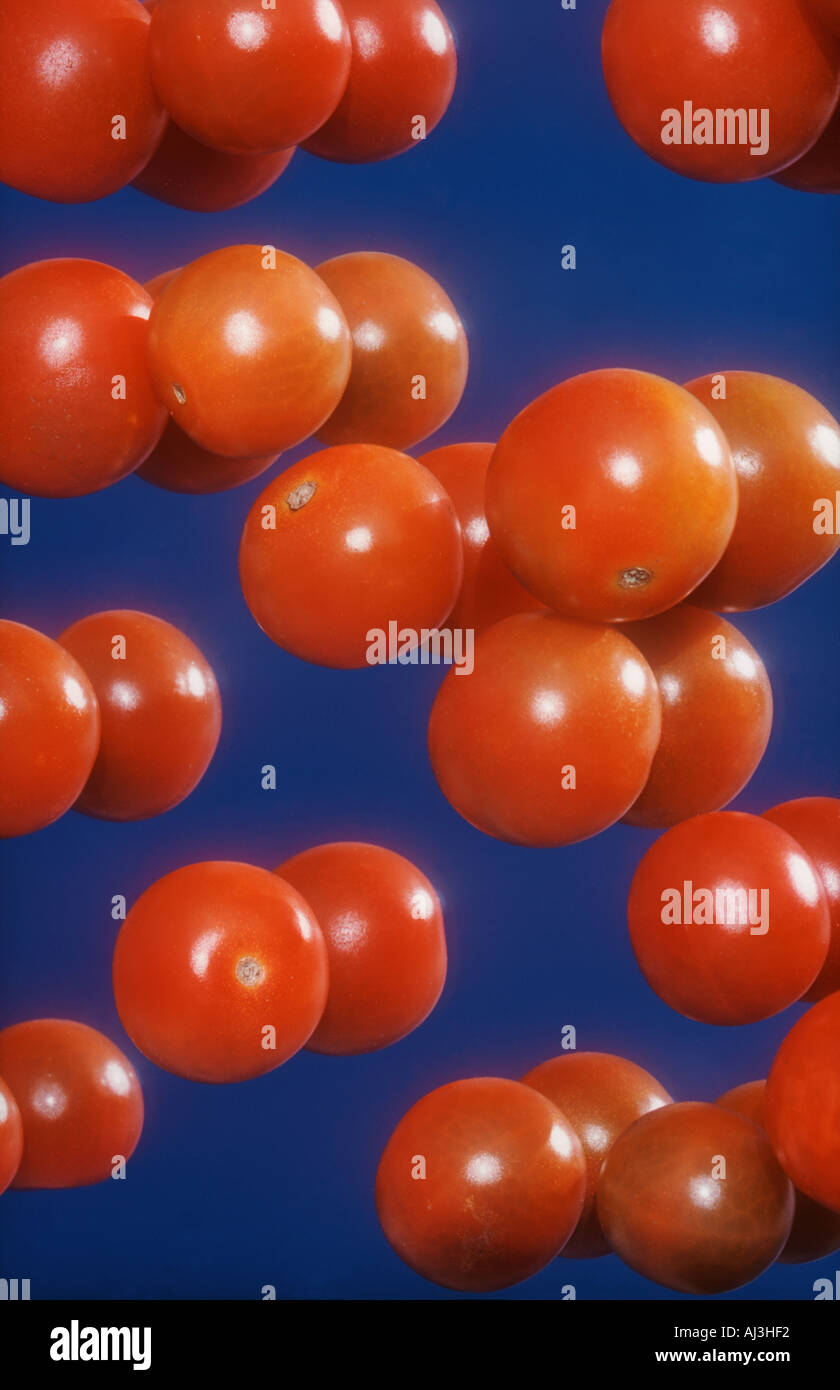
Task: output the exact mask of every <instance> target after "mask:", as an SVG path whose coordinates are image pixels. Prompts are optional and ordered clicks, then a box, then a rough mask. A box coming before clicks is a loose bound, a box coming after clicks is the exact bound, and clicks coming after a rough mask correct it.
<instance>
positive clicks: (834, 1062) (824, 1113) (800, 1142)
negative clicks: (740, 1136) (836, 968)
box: [764, 991, 840, 1212]
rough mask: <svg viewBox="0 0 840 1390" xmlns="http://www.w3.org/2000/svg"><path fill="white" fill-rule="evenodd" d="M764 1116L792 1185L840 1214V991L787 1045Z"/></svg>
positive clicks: (776, 1064) (807, 1017) (770, 1082)
mask: <svg viewBox="0 0 840 1390" xmlns="http://www.w3.org/2000/svg"><path fill="white" fill-rule="evenodd" d="M764 1114H765V1120H766V1124H767V1133H768V1134H769V1135H770V1141H771V1143H772V1145H773V1148H774V1149H775V1150H776V1156H777V1157H778V1160H779V1162H780V1163H781V1165H782V1167H783V1168H784V1170H785V1172H786V1173H787V1175H788V1177H789V1178H790V1179H791V1181H792V1182H793V1183H795V1184H796V1186H797V1187H798V1188H799V1189H800V1190H801V1191H802V1192H804V1193H805V1194H806V1196H808V1197H811V1198H812V1199H813V1201H815V1202H819V1203H820V1204H821V1205H822V1206H825V1207H829V1208H830V1210H831V1211H835V1212H840V991H838V992H837V993H836V994H829V995H827V996H826V998H825V999H821V1000H820V1002H819V1003H818V1004H814V1005H813V1007H812V1008H810V1009H809V1010H808V1012H807V1013H806V1014H804V1015H803V1016H802V1018H800V1019H799V1021H798V1022H797V1023H795V1024H794V1025H793V1027H792V1028H791V1030H790V1032H789V1033H788V1035H787V1037H786V1038H785V1039H784V1041H783V1042H782V1045H781V1047H780V1048H779V1050H778V1052H777V1053H776V1056H775V1059H774V1061H773V1065H772V1067H771V1068H770V1075H769V1077H768V1078H767V1090H766V1092H765V1098H764Z"/></svg>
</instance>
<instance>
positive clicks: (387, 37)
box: [303, 0, 458, 164]
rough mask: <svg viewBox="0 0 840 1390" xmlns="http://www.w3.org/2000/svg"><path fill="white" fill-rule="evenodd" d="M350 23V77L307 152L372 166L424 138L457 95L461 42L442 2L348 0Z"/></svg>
mask: <svg viewBox="0 0 840 1390" xmlns="http://www.w3.org/2000/svg"><path fill="white" fill-rule="evenodd" d="M342 7H343V9H344V13H345V14H346V16H347V20H348V23H349V25H350V36H351V40H352V59H351V63H350V80H349V82H348V83H347V88H346V90H345V92H344V95H343V97H342V99H341V101H340V102H339V103H338V106H337V108H336V110H335V112H334V113H333V115H332V116H331V117H330V119H329V120H328V121H327V122H326V124H325V125H322V126H321V129H320V130H319V131H318V132H317V134H315V135H313V136H312V137H311V138H310V139H309V140H306V141H304V142H303V147H304V149H306V150H308V151H309V153H310V154H317V155H319V156H320V158H321V159H333V160H337V161H338V162H339V163H344V164H366V163H369V162H371V161H373V160H377V159H390V158H391V156H392V155H395V154H402V153H403V151H404V150H410V149H411V148H412V146H413V145H415V144H418V143H419V142H420V141H422V140H424V139H425V137H426V136H427V135H428V134H429V133H430V132H431V131H432V130H434V128H435V126H436V125H437V123H438V121H439V120H440V119H441V117H442V116H443V114H444V112H445V111H446V108H447V107H448V105H449V103H450V101H451V100H452V93H453V91H454V90H455V74H456V70H457V65H458V61H457V56H456V53H455V40H454V39H453V37H452V31H451V29H450V28H449V25H448V24H447V22H446V18H445V16H444V14H443V13H442V11H441V10H440V8H439V7H438V6H437V5H436V4H435V0H399V4H394V0H342Z"/></svg>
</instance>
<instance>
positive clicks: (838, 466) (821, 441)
mask: <svg viewBox="0 0 840 1390" xmlns="http://www.w3.org/2000/svg"><path fill="white" fill-rule="evenodd" d="M686 389H687V390H689V391H691V393H692V394H693V395H695V396H696V397H697V399H698V400H700V401H702V402H703V404H704V405H705V406H707V407H708V409H709V410H710V411H711V412H712V414H713V415H714V417H715V419H716V420H717V422H718V424H719V425H720V427H721V429H723V430H724V431H725V432H726V436H727V438H728V440H729V443H730V445H731V446H732V454H733V457H734V459H735V468H736V471H737V474H738V484H739V506H738V520H737V522H736V523H735V529H734V532H733V534H732V538H731V540H730V542H729V545H728V546H727V548H726V553H725V554H724V556H723V559H722V560H721V562H720V564H719V565H718V566H717V568H716V569H714V570H713V571H712V573H711V574H710V575H709V577H708V579H707V580H706V582H705V583H704V584H702V585H701V587H700V588H699V589H698V590H697V592H696V594H695V595H694V601H695V603H700V604H703V605H704V606H705V607H708V608H716V609H719V610H722V611H724V612H737V611H738V610H743V609H745V608H762V607H764V605H765V604H768V603H775V602H776V600H777V599H780V598H784V597H785V595H786V594H790V593H792V592H793V590H794V589H798V588H799V585H800V584H803V583H804V582H805V580H806V579H808V578H809V577H810V576H811V575H812V574H816V572H817V570H819V569H821V568H822V566H823V565H824V564H826V563H827V561H828V560H830V559H831V557H832V555H833V554H834V553H835V551H836V550H837V549H838V547H840V518H838V515H837V494H838V491H840V425H838V423H837V421H836V420H835V419H834V418H833V416H831V415H829V413H828V411H827V410H825V409H824V408H823V406H821V405H820V403H819V401H817V400H815V399H814V397H813V396H809V395H808V393H807V391H801V390H800V388H799V387H798V386H793V385H791V383H790V382H789V381H781V380H780V379H779V378H778V377H774V376H764V375H762V373H760V372H721V373H717V374H715V375H712V376H706V377H701V378H700V379H699V380H698V381H691V382H689V383H688V386H687V388H686ZM723 390H725V392H726V396H725V398H724V399H718V397H719V396H720V393H721V391H723ZM826 516H828V518H829V520H828V522H826V519H825V518H826Z"/></svg>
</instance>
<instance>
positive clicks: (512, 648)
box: [429, 613, 660, 846]
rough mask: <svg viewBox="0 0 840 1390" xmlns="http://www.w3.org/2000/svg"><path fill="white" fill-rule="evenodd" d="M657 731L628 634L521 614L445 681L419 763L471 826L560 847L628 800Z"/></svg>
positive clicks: (655, 704)
mask: <svg viewBox="0 0 840 1390" xmlns="http://www.w3.org/2000/svg"><path fill="white" fill-rule="evenodd" d="M659 729H660V715H659V696H658V694H657V690H656V681H655V680H654V678H653V672H652V671H651V669H650V667H649V666H648V664H647V662H646V661H645V660H644V658H643V657H642V655H641V654H640V652H639V651H638V649H637V648H636V647H634V646H633V644H632V643H631V642H628V640H627V638H626V637H623V636H622V635H621V633H620V632H617V631H616V630H615V629H614V628H608V627H599V626H596V625H594V624H589V623H570V622H567V621H566V620H565V619H564V618H558V617H556V616H555V615H554V614H549V613H546V614H542V613H524V614H519V615H517V616H514V617H512V618H505V619H504V621H503V622H500V623H495V624H494V626H493V627H489V628H487V629H486V630H485V631H484V632H483V633H481V634H480V635H479V637H478V640H477V642H476V645H475V669H474V671H473V672H472V674H471V675H469V676H467V677H461V676H460V675H459V674H458V671H457V670H456V669H452V670H450V671H449V673H448V674H447V676H446V679H445V680H444V682H443V684H442V686H441V688H440V690H439V692H438V695H437V699H436V700H435V703H434V705H433V706H432V713H431V718H430V719H429V756H430V758H431V761H432V768H433V770H434V774H435V776H436V778H437V780H438V784H439V786H440V789H441V791H442V792H443V794H444V796H445V797H446V799H447V800H448V801H449V802H450V804H451V805H452V806H453V807H454V808H455V810H456V811H457V812H458V814H459V815H461V816H463V817H464V819H465V820H467V821H469V822H470V824H471V825H474V826H475V827H476V828H477V829H478V830H483V831H484V833H485V834H487V835H495V836H496V837H497V838H498V839H500V840H510V841H512V842H513V843H514V844H520V845H542V846H548V845H568V844H573V843H574V842H575V841H576V840H585V839H587V837H588V836H590V835H597V834H598V832H599V831H601V830H605V829H606V828H607V826H609V825H612V824H614V822H615V821H617V820H619V819H620V818H621V816H623V815H624V813H625V811H627V809H628V808H629V807H630V806H631V805H632V804H633V802H634V801H635V800H636V797H637V796H638V795H639V793H640V792H641V790H642V787H643V786H644V784H645V782H646V781H647V778H648V775H649V773H650V768H651V763H652V761H653V755H654V753H655V752H656V747H657V744H658V742H659Z"/></svg>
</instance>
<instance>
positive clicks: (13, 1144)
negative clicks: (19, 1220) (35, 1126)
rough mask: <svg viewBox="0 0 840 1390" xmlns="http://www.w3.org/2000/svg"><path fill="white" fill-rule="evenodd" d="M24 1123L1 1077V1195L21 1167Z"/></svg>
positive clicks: (15, 1102)
mask: <svg viewBox="0 0 840 1390" xmlns="http://www.w3.org/2000/svg"><path fill="white" fill-rule="evenodd" d="M22 1154H23V1122H22V1120H21V1118H20V1110H19V1109H18V1104H17V1101H16V1100H15V1098H14V1096H13V1095H12V1093H11V1091H10V1090H9V1088H8V1086H7V1085H6V1083H5V1081H4V1080H3V1078H2V1077H0V1193H3V1192H5V1191H6V1188H7V1187H8V1186H9V1183H10V1182H11V1181H12V1178H13V1177H14V1176H15V1173H16V1172H17V1170H18V1168H19V1167H20V1160H21V1155H22Z"/></svg>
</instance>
